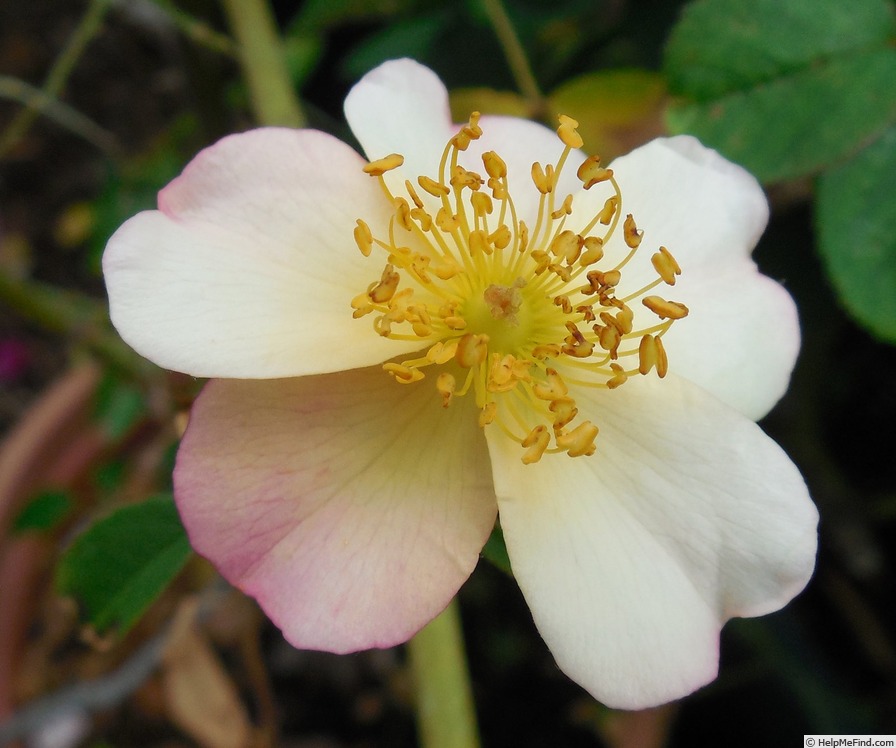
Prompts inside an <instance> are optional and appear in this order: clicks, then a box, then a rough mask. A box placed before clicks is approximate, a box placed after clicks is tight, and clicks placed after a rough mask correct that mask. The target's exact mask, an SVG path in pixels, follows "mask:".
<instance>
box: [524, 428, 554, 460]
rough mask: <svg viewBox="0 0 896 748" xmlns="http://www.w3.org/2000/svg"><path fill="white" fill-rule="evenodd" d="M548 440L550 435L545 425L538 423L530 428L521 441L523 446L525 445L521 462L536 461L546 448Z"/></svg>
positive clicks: (549, 440)
mask: <svg viewBox="0 0 896 748" xmlns="http://www.w3.org/2000/svg"><path fill="white" fill-rule="evenodd" d="M550 442H551V435H550V434H549V433H548V430H547V428H546V427H544V426H542V425H538V426H536V427H535V428H534V429H532V430H531V431H530V432H529V433H528V434H527V435H526V438H525V439H523V442H522V444H523V446H524V447H526V451H525V453H524V454H523V457H522V460H523V464H524V465H531V464H532V463H534V462H538V461H539V460H540V459H541V456H542V455H543V454H544V452H545V450H546V449H547V448H548V444H550Z"/></svg>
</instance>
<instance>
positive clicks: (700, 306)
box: [574, 136, 800, 419]
mask: <svg viewBox="0 0 896 748" xmlns="http://www.w3.org/2000/svg"><path fill="white" fill-rule="evenodd" d="M612 168H613V170H614V172H615V175H616V178H617V180H618V182H619V185H620V188H621V191H622V210H621V213H622V216H625V215H626V214H628V213H631V214H633V216H634V218H635V221H636V224H637V226H638V227H639V228H640V229H641V230H642V231H643V232H644V238H643V241H642V244H641V249H640V250H639V251H638V253H637V254H636V255H635V257H634V258H633V259H632V260H631V261H630V262H629V263H628V264H626V265H625V267H624V269H623V279H622V283H621V284H620V285H619V288H618V295H619V296H624V295H625V294H628V293H632V292H634V291H636V290H637V289H639V288H641V287H643V286H645V285H646V284H648V283H650V282H651V281H653V280H655V279H656V272H655V270H654V269H653V266H652V264H651V262H650V257H651V255H652V254H653V253H654V252H655V251H656V249H657V248H658V247H659V246H660V245H662V246H666V247H668V248H669V250H670V251H671V252H672V254H673V256H674V257H675V258H676V260H677V261H678V263H679V265H680V266H681V268H682V274H681V276H679V278H678V279H677V281H676V283H675V286H674V287H670V286H667V285H665V284H662V285H660V286H659V287H657V288H655V289H653V290H651V291H650V293H651V294H657V295H660V296H662V297H663V298H666V299H670V300H672V301H677V302H681V303H683V304H685V305H686V306H687V307H688V308H689V310H690V314H689V316H688V317H687V318H686V319H684V320H681V321H680V322H676V323H675V324H674V325H673V326H672V329H671V330H670V332H669V333H668V334H667V335H666V337H665V338H664V339H663V342H664V344H665V346H666V350H667V352H668V354H669V366H670V370H671V371H674V372H675V373H676V374H679V375H681V376H684V377H686V378H688V379H690V380H691V381H693V382H695V383H697V384H699V385H700V386H702V387H704V388H706V389H707V390H709V391H710V392H712V393H713V394H714V395H716V396H717V397H719V398H721V399H722V400H724V401H725V402H727V403H728V404H729V405H731V406H733V407H734V408H737V409H738V410H740V411H741V412H742V413H744V414H745V415H747V416H749V417H750V418H752V419H758V418H761V417H762V416H764V415H765V414H766V413H767V412H768V411H769V410H770V409H771V407H772V406H773V405H774V404H775V403H776V402H777V401H778V399H779V398H780V397H781V395H782V394H783V393H784V391H785V390H786V389H787V385H788V383H789V380H790V373H791V371H792V369H793V365H794V363H795V361H796V355H797V353H798V351H799V343H800V334H799V322H798V320H797V315H796V307H795V305H794V303H793V300H792V299H791V298H790V296H789V295H788V294H787V292H786V291H784V290H783V289H782V288H781V287H780V286H779V285H778V284H777V283H775V282H773V281H771V280H770V279H768V278H767V277H765V276H763V275H761V274H760V273H759V272H758V270H757V269H756V266H755V264H754V263H753V262H752V260H750V253H751V252H752V250H753V247H754V246H755V244H756V242H757V240H758V238H759V236H760V234H761V233H762V230H763V229H764V227H765V224H766V221H767V218H768V206H767V203H766V200H765V197H764V195H763V192H762V189H761V187H760V186H759V184H758V182H756V180H755V179H754V178H753V177H752V176H751V175H750V174H749V173H748V172H746V171H745V170H744V169H742V168H741V167H739V166H737V165H735V164H732V163H730V162H728V161H726V160H725V159H723V158H722V157H721V156H720V155H719V154H718V153H716V152H715V151H712V150H710V149H708V148H705V147H704V146H702V145H701V144H700V143H699V142H698V141H697V140H695V139H694V138H691V137H688V136H681V137H676V138H667V139H659V140H654V141H652V142H651V143H648V144H647V145H645V146H642V147H641V148H638V149H637V150H635V151H633V152H632V153H630V154H629V155H627V156H623V157H622V158H620V159H617V160H616V161H614V162H613V164H612ZM607 194H608V188H607V186H606V185H600V186H598V187H595V188H592V190H590V191H588V192H586V193H584V194H583V195H580V196H579V197H577V203H576V206H577V210H576V213H575V215H574V218H575V219H576V222H577V223H583V222H585V221H587V220H588V219H589V218H590V216H591V215H592V214H593V211H595V210H596V209H598V207H599V206H600V205H602V204H603V200H604V199H605V198H606V196H607ZM628 251H629V250H628V248H627V247H626V246H625V243H624V241H623V237H622V231H621V227H620V229H619V230H617V232H616V233H615V234H614V236H613V238H612V240H611V242H610V243H609V244H608V246H607V256H606V258H605V260H604V266H605V267H612V266H613V265H614V263H615V262H618V261H619V260H621V259H622V257H623V256H625V255H626V254H627V253H628ZM633 307H634V311H635V312H636V314H638V313H639V312H640V314H639V315H638V316H637V318H636V321H635V326H636V328H638V327H648V326H649V325H651V324H654V323H655V322H656V318H655V317H654V316H653V315H650V314H645V312H644V309H643V307H642V306H641V304H640V302H639V301H637V300H636V301H635V302H634V303H633Z"/></svg>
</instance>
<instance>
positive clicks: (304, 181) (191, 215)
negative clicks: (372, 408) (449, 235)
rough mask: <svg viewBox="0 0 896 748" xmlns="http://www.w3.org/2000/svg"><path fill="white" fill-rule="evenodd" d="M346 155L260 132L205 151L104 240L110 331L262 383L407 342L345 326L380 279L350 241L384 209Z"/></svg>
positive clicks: (299, 138)
mask: <svg viewBox="0 0 896 748" xmlns="http://www.w3.org/2000/svg"><path fill="white" fill-rule="evenodd" d="M362 165H363V161H362V160H361V158H360V157H359V156H358V155H357V154H356V153H355V152H354V151H352V150H351V149H350V148H349V147H348V146H346V145H345V144H343V143H341V142H339V141H338V140H336V139H335V138H332V137H330V136H329V135H325V134H324V133H319V132H315V131H312V130H302V131H299V130H285V129H277V128H267V129H262V130H253V131H251V132H247V133H243V134H240V135H233V136H230V137H227V138H224V139H223V140H221V141H219V142H218V143H216V144H215V145H213V146H211V147H210V148H207V149H206V150H204V151H202V152H201V153H200V154H199V155H198V156H196V158H195V159H194V160H193V161H192V162H191V163H190V164H189V165H188V166H187V168H186V169H185V170H184V172H183V174H182V175H181V176H180V177H178V178H177V179H175V180H174V181H173V182H171V184H169V185H168V186H167V187H166V188H165V189H164V190H163V191H162V192H161V193H160V195H159V206H160V210H159V211H148V212H145V213H141V214H139V215H137V216H135V217H134V218H132V219H131V220H129V221H128V222H127V223H125V224H124V225H123V226H122V227H121V228H120V229H119V230H118V231H117V232H116V233H115V234H114V235H113V236H112V238H111V239H110V240H109V244H108V246H107V248H106V252H105V255H104V256H103V271H104V273H105V277H106V285H107V288H108V292H109V301H110V310H111V315H112V321H113V323H114V324H115V326H116V328H117V329H118V331H119V333H120V334H121V335H122V337H123V338H124V339H125V340H126V341H127V342H128V343H129V344H130V345H131V346H133V347H134V348H135V349H136V350H137V351H138V352H139V353H141V354H142V355H144V356H146V357H147V358H149V359H151V360H153V361H155V362H156V363H157V364H159V365H161V366H164V367H166V368H170V369H175V370H178V371H183V372H186V373H188V374H192V375H194V376H227V377H245V378H270V377H280V376H292V375H299V374H306V373H317V372H326V371H334V370H340V369H348V368H354V367H358V366H366V365H369V364H371V363H375V362H378V361H383V360H385V359H387V358H391V357H392V356H395V355H399V354H401V353H402V352H403V350H405V351H406V350H410V349H411V348H413V347H415V346H413V345H407V344H400V343H394V342H392V341H387V340H385V339H383V338H381V337H379V336H378V335H376V334H375V333H374V332H373V330H372V329H371V324H370V321H369V318H368V319H362V320H353V319H352V310H351V307H350V303H351V300H352V298H353V297H354V296H355V295H357V294H359V293H362V292H363V291H364V290H365V289H366V288H367V286H368V285H369V284H370V283H371V282H372V281H374V280H377V279H378V277H379V274H380V272H381V270H382V268H381V267H379V266H377V265H376V264H375V263H373V262H372V261H367V260H365V258H364V257H362V256H361V254H360V252H359V251H358V247H357V245H356V244H355V242H354V238H353V231H354V227H355V220H356V219H357V218H363V219H364V220H366V221H368V222H369V223H370V224H371V226H372V227H375V228H376V229H379V228H380V227H381V226H382V225H383V221H385V220H386V216H387V215H388V210H389V205H388V203H387V201H385V200H384V199H383V197H382V193H381V191H380V188H379V186H378V185H377V184H376V182H375V181H374V180H371V179H370V178H369V177H368V176H367V175H365V174H363V173H362V172H361V166H362Z"/></svg>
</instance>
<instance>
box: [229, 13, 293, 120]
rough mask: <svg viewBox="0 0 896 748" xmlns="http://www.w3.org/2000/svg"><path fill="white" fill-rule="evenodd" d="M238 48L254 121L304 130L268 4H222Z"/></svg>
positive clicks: (281, 46)
mask: <svg viewBox="0 0 896 748" xmlns="http://www.w3.org/2000/svg"><path fill="white" fill-rule="evenodd" d="M221 4H222V5H223V7H224V11H225V12H226V14H227V17H228V20H229V21H230V27H231V30H232V31H233V35H234V37H236V40H237V43H238V44H239V57H240V63H241V64H242V66H243V74H244V75H245V76H246V84H247V85H248V86H249V96H250V98H251V100H252V109H253V111H254V112H255V118H256V119H257V120H258V122H259V123H260V124H262V125H283V126H285V127H304V126H305V115H304V114H303V112H302V107H301V105H300V104H299V100H298V98H297V97H296V93H295V90H294V89H293V86H292V82H291V81H290V78H289V70H288V69H287V67H286V55H285V53H284V51H283V44H282V43H281V40H280V36H279V35H278V33H277V26H276V24H275V22H274V16H273V14H272V13H271V8H270V6H269V5H268V3H267V2H266V0H221Z"/></svg>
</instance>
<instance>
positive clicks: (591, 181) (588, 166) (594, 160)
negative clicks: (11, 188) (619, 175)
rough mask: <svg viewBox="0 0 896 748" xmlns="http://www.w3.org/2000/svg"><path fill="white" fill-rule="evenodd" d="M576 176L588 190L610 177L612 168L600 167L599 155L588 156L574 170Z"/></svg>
mask: <svg viewBox="0 0 896 748" xmlns="http://www.w3.org/2000/svg"><path fill="white" fill-rule="evenodd" d="M576 176H577V177H578V178H579V179H580V180H581V182H582V186H583V187H584V188H585V189H586V190H590V189H591V188H592V187H594V185H596V184H598V183H600V182H606V181H607V180H608V179H611V178H612V177H613V170H612V169H605V168H604V167H602V166H601V165H600V157H599V156H589V157H588V158H586V159H585V160H584V161H583V162H582V165H581V166H580V167H579V169H578V171H576Z"/></svg>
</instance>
